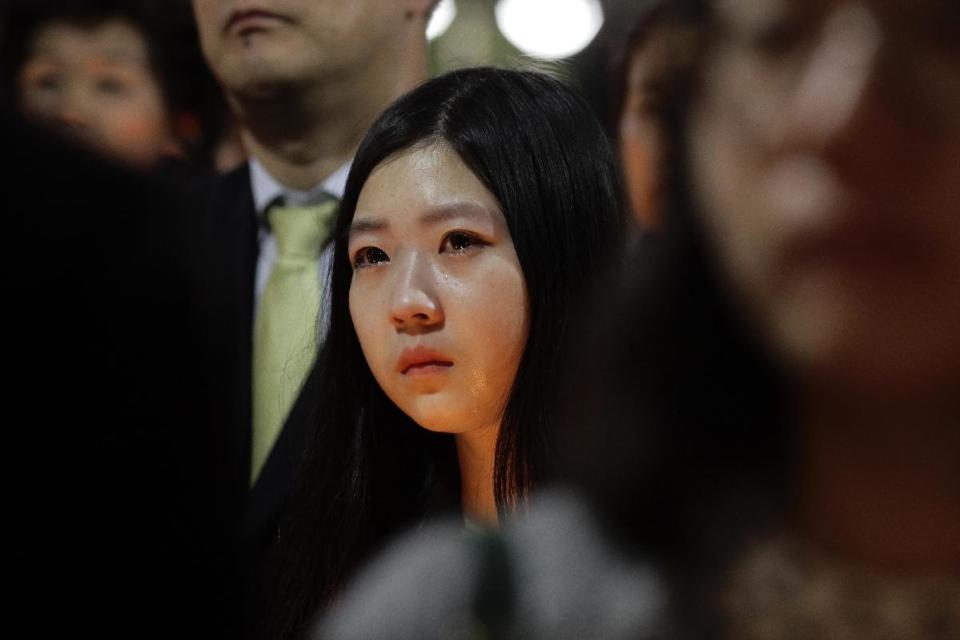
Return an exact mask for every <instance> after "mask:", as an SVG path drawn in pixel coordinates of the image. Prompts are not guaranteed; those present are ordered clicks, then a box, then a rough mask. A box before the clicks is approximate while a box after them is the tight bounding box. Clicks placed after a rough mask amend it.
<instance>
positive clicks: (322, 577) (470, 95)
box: [274, 68, 625, 637]
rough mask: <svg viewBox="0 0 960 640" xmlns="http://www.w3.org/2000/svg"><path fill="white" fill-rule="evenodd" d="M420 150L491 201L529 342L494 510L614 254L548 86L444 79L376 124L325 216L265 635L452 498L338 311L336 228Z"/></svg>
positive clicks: (613, 178)
mask: <svg viewBox="0 0 960 640" xmlns="http://www.w3.org/2000/svg"><path fill="white" fill-rule="evenodd" d="M432 142H442V143H443V144H445V145H447V146H448V147H449V148H450V149H452V150H453V151H454V152H456V153H457V154H458V156H459V157H460V158H461V159H462V160H463V161H464V162H465V163H466V165H467V166H468V167H469V168H470V169H471V171H472V172H473V173H474V174H475V175H476V176H477V178H478V179H479V180H480V181H481V182H482V183H483V184H484V186H485V187H486V188H487V189H488V190H489V191H490V192H491V193H492V194H493V195H494V196H495V197H496V199H497V200H498V202H499V204H500V206H501V209H502V211H503V214H504V217H505V218H506V222H507V226H508V228H509V230H510V234H511V237H512V239H513V244H514V246H515V248H516V252H517V257H518V259H519V262H520V266H521V269H522V271H523V276H524V279H525V283H526V288H527V292H528V296H529V312H530V316H529V338H528V341H527V344H526V347H525V349H524V352H523V355H522V358H521V362H520V366H519V369H518V371H517V376H516V378H515V380H514V383H513V387H512V390H511V393H510V396H509V398H508V400H507V403H506V406H505V409H504V413H503V419H502V423H501V427H500V433H499V437H498V440H497V447H496V457H495V487H494V489H495V496H496V500H497V505H498V507H499V508H500V509H501V510H505V511H509V510H513V509H515V508H517V507H518V506H520V505H521V504H522V503H523V500H524V497H525V496H526V495H527V493H528V492H529V491H530V489H531V488H533V487H535V486H536V485H537V483H538V481H539V479H540V476H541V474H542V470H543V469H544V467H545V465H546V463H547V461H548V459H549V457H550V452H549V451H548V450H547V443H548V433H549V431H550V430H551V428H552V426H553V425H554V424H555V423H556V422H557V421H558V419H559V416H558V413H559V412H560V411H561V407H562V404H563V403H562V402H561V399H562V397H563V394H564V391H563V388H562V387H561V384H560V378H561V372H562V370H563V369H564V368H565V367H566V366H568V365H569V362H568V359H567V358H566V356H565V354H566V353H567V352H568V351H567V350H568V349H569V347H570V346H571V344H572V343H575V342H576V340H577V336H576V335H573V334H572V330H571V321H572V319H573V315H574V312H575V309H576V308H577V305H578V304H579V303H580V302H579V301H580V300H582V299H581V298H580V295H581V294H582V293H584V292H585V290H586V289H587V288H588V286H589V285H590V284H592V282H593V280H594V279H595V278H596V277H597V276H598V275H599V274H600V273H601V272H602V271H603V269H602V267H603V265H605V264H606V263H607V262H608V261H609V260H610V259H611V258H613V257H615V256H616V255H617V254H618V251H619V246H620V242H621V239H622V237H623V235H624V234H623V230H624V224H625V223H624V219H625V217H624V206H623V197H622V194H621V188H620V184H619V182H618V177H617V176H618V173H617V170H616V166H615V160H614V156H613V153H612V151H611V148H610V145H609V141H608V140H607V139H606V136H605V134H604V132H603V129H602V128H601V125H600V123H599V122H598V120H597V118H596V117H595V116H594V114H593V113H592V112H591V110H590V107H589V106H588V105H587V103H586V102H585V101H584V100H583V99H582V98H581V97H579V96H578V95H577V94H575V93H574V92H573V91H571V90H570V89H568V88H566V87H565V86H564V85H563V84H561V83H560V82H558V81H556V80H554V79H551V78H549V77H547V76H545V75H541V74H537V73H532V72H521V71H507V70H501V69H493V68H477V69H465V70H460V71H454V72H451V73H448V74H446V75H443V76H440V77H438V78H436V79H434V80H431V81H429V82H427V83H425V84H423V85H421V86H420V87H419V88H417V89H415V90H414V91H412V92H411V93H409V94H407V95H406V96H404V97H402V98H401V99H399V100H398V101H397V102H395V103H394V104H393V105H392V106H390V107H389V108H388V109H387V111H386V112H384V113H383V114H382V115H381V116H380V117H379V119H378V120H377V121H376V122H375V123H374V124H373V126H372V128H371V129H370V130H369V132H368V133H367V135H366V137H365V138H364V140H363V142H362V143H361V145H360V148H359V150H358V152H357V154H356V157H355V158H354V161H353V166H352V168H351V171H350V176H349V178H348V181H347V186H346V192H345V195H344V199H343V201H342V204H341V209H340V213H339V215H338V218H337V223H336V230H335V240H334V242H335V244H334V257H333V261H334V262H333V269H332V275H331V280H330V283H329V289H328V292H329V300H328V304H329V307H330V313H331V317H330V325H329V331H328V334H327V337H326V341H325V343H324V345H323V347H322V348H321V350H320V353H319V355H318V361H317V364H316V367H315V369H314V371H313V373H312V375H311V377H310V380H309V381H308V383H307V384H308V386H307V387H306V389H305V393H309V394H311V395H312V397H313V398H314V399H315V402H316V405H315V406H316V409H315V415H316V418H315V424H316V427H315V432H314V433H313V437H312V441H311V443H310V444H309V446H308V450H307V451H306V454H305V458H304V463H303V466H302V469H301V476H300V478H301V480H300V485H299V488H298V490H297V491H296V492H295V495H294V497H293V499H292V504H291V507H290V509H289V512H288V516H287V518H286V519H285V522H286V524H285V525H282V526H281V534H280V535H281V541H280V547H279V548H280V549H281V551H280V552H279V557H278V562H279V566H280V570H279V575H278V585H279V589H278V591H277V593H276V595H277V599H276V603H277V606H278V610H277V612H276V622H277V628H276V630H275V633H274V636H275V637H291V636H295V635H297V634H298V633H300V632H302V630H303V628H304V625H305V624H306V622H308V621H309V619H310V617H311V615H313V614H314V613H315V612H316V610H317V607H318V606H320V605H322V604H324V603H326V602H328V601H329V600H330V599H331V598H332V597H334V596H335V594H336V593H337V591H338V589H339V587H340V586H341V585H342V583H343V581H344V580H345V579H346V578H347V576H348V575H349V573H350V572H351V570H352V569H353V568H354V567H355V566H356V565H357V564H358V563H359V562H361V561H362V560H364V559H365V558H366V557H368V556H369V555H370V553H371V552H372V551H373V550H374V549H375V548H376V547H377V546H379V545H380V544H381V543H382V541H383V540H384V539H385V538H386V537H387V536H389V535H391V534H392V533H394V532H396V531H398V530H399V529H400V528H402V527H403V526H404V525H407V524H409V523H411V522H413V521H415V520H416V519H418V518H419V517H422V515H423V506H424V502H425V500H426V498H427V495H428V494H429V492H430V489H431V487H433V486H434V485H435V484H436V483H437V482H438V481H440V479H442V478H444V477H446V478H447V480H446V484H447V485H448V486H449V487H450V488H451V490H452V491H453V492H456V491H457V490H458V489H457V487H458V484H459V483H458V482H456V473H457V471H456V463H455V457H454V455H453V444H452V442H453V441H452V437H451V436H449V435H445V434H436V433H430V432H428V431H426V430H425V429H422V428H420V427H419V426H418V425H417V424H415V423H414V422H413V421H412V420H411V419H410V418H409V417H407V416H406V415H405V414H403V413H402V412H401V411H400V410H399V409H398V408H397V407H396V406H395V405H394V404H393V403H392V402H391V401H390V400H389V399H388V398H387V397H386V395H385V394H384V392H383V391H382V390H381V389H380V387H379V385H378V384H377V382H376V380H375V379H374V377H373V375H372V373H371V372H370V369H369V367H368V365H367V363H366V361H365V359H364V357H363V353H362V351H361V349H360V343H359V341H358V339H357V335H356V332H355V330H354V327H353V323H352V321H351V318H350V313H349V307H348V294H349V289H350V282H351V278H352V267H351V263H350V260H349V257H348V254H347V233H348V230H349V227H350V224H351V221H352V219H353V216H354V210H355V208H356V204H357V199H358V197H359V195H360V191H361V189H362V188H363V185H364V183H365V182H366V180H367V178H368V177H369V176H370V174H371V172H372V171H373V170H374V169H375V168H376V167H377V166H379V165H380V164H382V163H383V162H384V161H386V160H387V159H389V158H391V157H392V156H393V155H394V154H396V153H398V152H400V151H402V150H404V149H409V148H411V147H413V146H415V145H428V144H430V143H432ZM583 304H588V303H586V302H584V303H583Z"/></svg>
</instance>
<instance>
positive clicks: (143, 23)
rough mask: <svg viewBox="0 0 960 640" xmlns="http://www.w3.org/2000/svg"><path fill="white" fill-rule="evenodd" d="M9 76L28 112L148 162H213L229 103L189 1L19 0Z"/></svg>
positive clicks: (205, 165)
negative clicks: (208, 62) (200, 41)
mask: <svg viewBox="0 0 960 640" xmlns="http://www.w3.org/2000/svg"><path fill="white" fill-rule="evenodd" d="M6 13H7V16H8V19H9V20H10V28H11V33H10V34H9V35H8V37H7V38H6V42H5V47H4V48H5V52H4V58H5V59H4V64H5V65H6V66H7V70H6V75H7V76H8V78H7V81H8V82H10V83H12V85H13V86H12V87H11V88H12V93H13V94H14V95H15V99H16V102H17V105H18V107H19V109H20V110H21V111H22V112H23V113H24V114H25V115H27V116H28V117H30V118H31V119H33V120H36V121H38V122H40V123H42V124H44V125H47V126H49V127H51V128H53V129H54V130H56V131H58V132H59V133H62V134H64V135H66V136H68V137H70V138H74V139H76V140H78V141H80V142H81V143H83V144H85V145H87V146H90V147H92V148H94V149H95V150H97V151H98V152H100V153H102V154H103V155H105V156H107V157H110V158H113V159H115V160H119V161H121V162H123V163H125V164H128V165H132V166H134V167H136V168H138V169H141V170H154V169H156V168H158V167H159V166H160V165H162V164H164V163H171V162H172V161H174V159H176V161H178V162H182V163H184V164H190V165H192V166H193V168H194V170H196V171H198V172H205V171H207V170H209V169H210V168H212V163H213V155H214V153H215V147H216V145H217V143H218V141H219V139H220V138H221V137H223V134H224V129H225V124H226V122H225V118H224V117H223V116H224V115H225V114H224V111H223V110H224V108H225V107H224V105H223V102H222V99H221V98H220V97H219V95H218V93H217V90H216V86H215V84H214V82H213V79H212V78H211V77H210V75H209V72H208V71H207V70H206V68H205V67H204V66H203V62H202V59H201V57H200V51H199V47H198V46H197V44H196V36H195V34H194V33H193V32H192V29H191V27H192V23H191V20H190V11H189V5H188V4H187V3H186V2H182V1H176V2H159V0H157V1H154V2H150V1H149V0H110V1H108V2H92V1H81V2H77V1H75V0H74V1H64V0H40V1H39V2H25V1H21V0H17V1H16V2H14V3H13V4H12V6H11V7H10V8H9V9H8V10H7V12H6Z"/></svg>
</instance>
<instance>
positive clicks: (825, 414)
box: [798, 396, 960, 573]
mask: <svg viewBox="0 0 960 640" xmlns="http://www.w3.org/2000/svg"><path fill="white" fill-rule="evenodd" d="M808 408H809V411H808V413H807V415H806V417H805V419H804V421H803V422H802V424H801V427H802V429H801V432H800V433H802V434H803V436H802V437H803V439H804V441H803V442H802V443H801V447H802V448H801V452H802V454H801V458H800V465H799V469H798V470H799V474H800V477H799V481H800V494H799V510H798V516H799V521H800V526H801V528H802V529H803V530H804V532H805V533H807V534H808V535H810V536H811V537H813V538H814V539H815V540H816V541H818V542H820V543H822V544H824V545H826V546H829V547H832V548H834V549H835V550H836V551H839V552H841V553H844V554H846V555H849V556H851V557H852V558H856V559H859V560H861V561H864V562H867V563H869V564H872V565H875V566H877V567H880V568H883V569H887V570H891V571H897V572H906V573H923V572H928V571H937V570H939V571H943V570H953V571H958V570H960V406H958V402H957V400H955V399H954V397H951V398H950V399H949V400H946V401H941V400H932V401H929V402H923V403H918V402H915V401H913V402H908V403H902V402H890V401H884V400H876V399H875V400H874V401H872V402H866V403H863V402H859V403H858V402H854V401H851V400H850V399H849V398H839V397H836V396H833V397H820V398H817V399H815V400H814V401H812V402H810V403H809V405H808Z"/></svg>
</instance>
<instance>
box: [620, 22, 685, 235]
mask: <svg viewBox="0 0 960 640" xmlns="http://www.w3.org/2000/svg"><path fill="white" fill-rule="evenodd" d="M695 51H696V39H695V37H694V34H693V27H692V26H691V25H689V24H687V23H686V22H685V21H684V20H683V19H682V17H681V16H680V15H679V14H678V13H676V12H675V11H674V10H673V8H672V7H670V6H667V5H665V4H664V3H660V4H657V5H656V6H655V8H654V9H652V10H650V11H648V12H647V13H645V14H644V15H643V16H642V18H641V19H640V20H639V21H638V22H637V23H636V24H635V25H634V27H633V29H632V30H631V32H630V34H629V35H628V37H627V41H626V45H625V47H624V50H623V53H622V54H621V58H620V61H619V69H618V72H617V76H618V79H619V85H618V86H617V88H616V89H617V96H616V98H617V100H616V105H617V113H616V117H617V122H616V126H617V137H618V140H619V147H620V148H619V151H620V161H621V164H622V165H623V170H624V175H625V177H626V188H627V194H628V195H629V196H630V205H631V208H632V210H633V214H634V216H635V217H636V218H637V220H638V221H639V222H640V224H641V225H643V226H644V227H652V226H655V225H656V224H657V222H658V221H659V219H660V215H661V209H662V208H663V206H664V203H663V198H664V193H663V191H664V189H665V187H666V178H665V176H664V172H665V167H666V165H667V164H668V156H669V155H670V150H669V149H668V144H667V140H666V138H667V132H666V123H665V119H666V111H667V109H668V108H669V106H670V105H671V104H672V102H673V101H674V100H675V99H676V96H675V93H676V85H678V84H679V81H680V77H679V76H680V75H681V74H682V71H683V70H684V69H685V68H686V67H687V66H689V64H690V62H691V58H692V57H693V55H694V53H695Z"/></svg>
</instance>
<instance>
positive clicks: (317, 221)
mask: <svg viewBox="0 0 960 640" xmlns="http://www.w3.org/2000/svg"><path fill="white" fill-rule="evenodd" d="M337 205H338V202H337V201H336V200H334V199H330V200H326V201H324V202H321V203H319V204H315V205H305V206H291V205H285V204H278V205H274V206H272V207H270V210H269V211H268V212H267V219H268V220H269V221H270V228H271V229H272V231H273V235H274V238H276V241H277V255H278V257H279V258H281V259H287V260H296V261H300V260H307V261H313V260H316V259H317V256H319V255H320V249H321V248H322V247H323V244H324V243H325V242H326V240H327V238H328V237H329V235H330V229H331V226H332V224H331V223H332V221H333V217H334V214H335V213H336V211H337Z"/></svg>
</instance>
